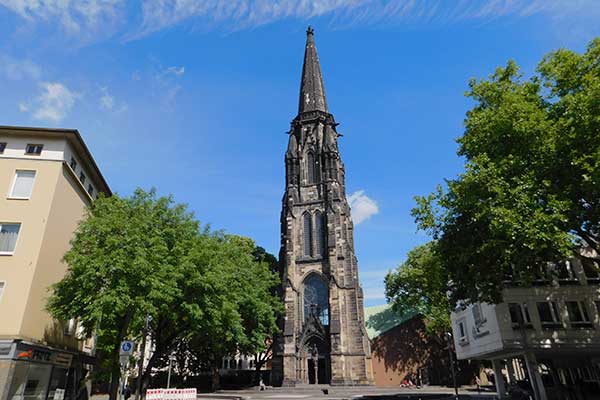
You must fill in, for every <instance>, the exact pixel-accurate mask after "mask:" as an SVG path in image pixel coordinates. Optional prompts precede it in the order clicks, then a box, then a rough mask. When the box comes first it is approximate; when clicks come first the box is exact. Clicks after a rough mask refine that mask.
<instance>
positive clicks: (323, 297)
mask: <svg viewBox="0 0 600 400" xmlns="http://www.w3.org/2000/svg"><path fill="white" fill-rule="evenodd" d="M313 313H314V314H315V315H316V316H317V318H318V319H319V320H320V321H321V323H322V324H323V325H325V326H327V325H329V288H328V287H327V284H326V283H325V282H324V281H323V280H322V279H321V278H320V277H318V276H317V275H315V274H311V275H309V276H308V278H306V280H305V281H304V320H307V319H308V317H310V315H311V314H313Z"/></svg>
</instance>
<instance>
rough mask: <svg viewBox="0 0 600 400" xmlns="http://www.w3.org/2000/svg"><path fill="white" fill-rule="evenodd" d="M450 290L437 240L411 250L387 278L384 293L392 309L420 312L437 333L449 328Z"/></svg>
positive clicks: (402, 312)
mask: <svg viewBox="0 0 600 400" xmlns="http://www.w3.org/2000/svg"><path fill="white" fill-rule="evenodd" d="M449 289H450V288H449V281H448V272H447V271H446V269H445V268H444V265H443V263H442V261H441V259H440V256H439V254H438V253H437V251H436V246H435V242H429V243H427V244H424V245H421V246H417V247H415V248H414V249H412V250H411V251H409V252H408V256H407V259H406V261H404V262H403V263H402V264H401V265H400V266H399V267H398V269H397V270H396V271H392V272H389V273H388V274H387V275H386V277H385V295H386V297H387V300H388V302H389V303H391V304H392V307H393V309H394V310H395V311H397V312H399V313H400V314H402V315H405V314H408V313H411V312H415V311H416V312H418V313H420V314H421V315H423V317H424V318H425V321H426V327H427V330H428V332H429V333H434V334H442V333H445V332H448V331H449V330H450V305H449V301H448V291H449Z"/></svg>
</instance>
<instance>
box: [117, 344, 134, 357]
mask: <svg viewBox="0 0 600 400" xmlns="http://www.w3.org/2000/svg"><path fill="white" fill-rule="evenodd" d="M133 347H134V345H133V342H132V341H131V340H123V341H122V342H121V347H119V355H120V356H131V355H133Z"/></svg>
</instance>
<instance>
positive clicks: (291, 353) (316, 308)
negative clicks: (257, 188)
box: [272, 27, 373, 386]
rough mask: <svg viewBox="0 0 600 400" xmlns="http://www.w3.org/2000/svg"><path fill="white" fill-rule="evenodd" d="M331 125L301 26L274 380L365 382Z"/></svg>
mask: <svg viewBox="0 0 600 400" xmlns="http://www.w3.org/2000/svg"><path fill="white" fill-rule="evenodd" d="M337 125H338V124H337V123H336V122H335V119H334V117H333V115H332V114H330V113H329V110H328V108H327V100H326V97H325V88H324V85H323V77H322V75H321V68H320V65H319V58H318V56H317V49H316V47H315V41H314V32H313V30H312V29H311V28H310V27H309V28H308V31H307V40H306V50H305V54H304V65H303V68H302V82H301V85H300V101H299V107H298V115H297V116H296V118H294V120H293V121H292V123H291V130H290V132H289V144H288V148H287V152H286V153H285V167H286V188H285V194H284V196H283V206H282V212H281V251H280V257H279V259H280V268H281V271H280V273H281V276H282V288H281V294H282V297H283V300H284V302H285V316H284V318H283V321H282V323H281V325H282V332H281V335H280V337H278V338H277V340H276V344H275V348H274V350H275V351H274V357H273V369H272V380H273V383H275V384H279V385H284V386H294V385H296V384H309V383H319V384H332V385H368V384H372V382H373V380H372V370H371V351H370V345H369V339H368V337H367V333H366V330H365V324H364V311H363V292H362V288H361V286H360V284H359V280H358V266H357V260H356V256H355V254H354V236H353V234H354V227H353V224H352V219H351V216H350V207H349V205H348V201H347V199H346V191H345V176H344V175H345V170H344V164H343V163H342V160H341V158H340V153H339V149H338V137H339V136H340V135H339V134H338V133H337V129H336V127H337Z"/></svg>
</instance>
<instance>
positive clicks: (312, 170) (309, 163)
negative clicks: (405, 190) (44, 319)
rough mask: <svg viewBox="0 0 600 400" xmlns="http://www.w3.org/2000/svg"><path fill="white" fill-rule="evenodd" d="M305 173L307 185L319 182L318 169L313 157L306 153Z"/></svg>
mask: <svg viewBox="0 0 600 400" xmlns="http://www.w3.org/2000/svg"><path fill="white" fill-rule="evenodd" d="M306 171H307V178H308V183H309V184H312V183H317V182H318V181H319V176H318V173H319V169H318V168H317V164H316V161H315V155H314V154H313V153H308V154H307V155H306Z"/></svg>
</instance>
